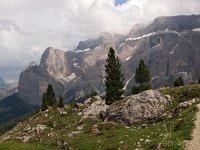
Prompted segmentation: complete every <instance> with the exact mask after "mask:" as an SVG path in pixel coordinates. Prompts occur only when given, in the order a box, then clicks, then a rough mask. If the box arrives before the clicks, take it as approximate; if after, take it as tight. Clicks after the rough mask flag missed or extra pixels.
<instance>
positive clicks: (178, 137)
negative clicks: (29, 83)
mask: <svg viewBox="0 0 200 150" xmlns="http://www.w3.org/2000/svg"><path fill="white" fill-rule="evenodd" d="M160 91H161V92H162V93H163V94H167V95H170V96H172V97H173V103H172V105H171V106H170V107H169V108H168V110H167V113H166V115H165V116H163V117H161V118H159V119H157V120H152V121H146V122H141V123H139V124H135V125H133V126H130V127H127V126H124V125H122V124H120V123H116V122H103V121H102V119H101V118H97V119H89V118H87V119H82V110H83V109H84V106H83V105H81V104H76V105H67V106H65V107H64V108H63V109H59V108H50V109H48V110H46V111H40V112H39V113H37V114H36V115H34V116H32V117H30V118H29V119H28V120H26V121H25V122H23V123H20V124H18V125H17V126H16V127H15V128H14V129H12V130H11V131H9V134H10V135H12V136H11V138H10V139H9V140H6V141H5V142H3V144H1V145H0V149H14V150H15V149H16V150H17V149H22V148H23V149H31V148H32V147H33V148H34V147H35V148H37V149H41V150H43V149H46V148H47V147H48V149H59V148H61V147H63V148H64V149H75V150H76V149H77V150H78V149H81V150H93V149H94V148H95V149H99V150H116V149H121V150H129V149H145V150H152V149H156V148H163V149H173V150H179V149H180V150H181V149H184V141H185V140H190V139H191V133H192V130H193V128H194V120H195V114H196V112H197V111H198V108H197V107H196V103H195V104H193V105H191V106H190V107H188V108H185V109H182V110H181V111H180V112H178V113H174V110H175V109H176V108H177V106H178V105H179V104H180V103H181V102H185V101H188V100H191V99H193V98H200V85H189V86H183V87H174V88H163V89H161V90H160ZM38 124H40V125H44V126H45V127H46V128H45V129H44V130H43V132H41V134H40V135H39V136H38V135H37V134H35V135H34V136H33V137H32V138H31V140H30V141H28V143H29V144H26V143H21V141H20V140H19V139H17V137H22V136H23V135H24V133H25V131H24V129H26V128H27V127H30V128H33V127H36V126H37V125H38ZM94 127H95V128H97V129H98V130H99V132H97V133H94ZM2 137H6V134H5V135H4V136H2ZM2 137H1V138H2ZM1 138H0V139H1ZM13 147H14V148H13ZM49 147H50V148H49ZM33 148H32V149H33Z"/></svg>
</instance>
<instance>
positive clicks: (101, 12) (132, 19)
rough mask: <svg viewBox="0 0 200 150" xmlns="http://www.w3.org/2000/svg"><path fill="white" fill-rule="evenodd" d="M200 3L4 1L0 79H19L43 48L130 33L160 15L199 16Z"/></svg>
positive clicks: (160, 0)
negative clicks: (112, 34)
mask: <svg viewBox="0 0 200 150" xmlns="http://www.w3.org/2000/svg"><path fill="white" fill-rule="evenodd" d="M199 6H200V1H199V0H127V1H125V0H117V1H115V0H0V76H2V77H4V78H5V79H7V80H8V79H17V78H18V75H19V72H21V71H22V70H24V69H25V68H26V67H27V66H28V64H29V63H30V62H31V61H33V60H34V61H37V62H39V59H40V56H41V54H42V52H43V51H44V49H45V48H47V47H49V46H53V47H56V48H58V49H62V50H65V51H67V50H73V49H74V48H75V47H76V45H77V44H78V41H80V40H84V39H87V38H93V37H96V36H98V35H99V34H100V33H102V32H111V33H120V34H125V33H127V32H128V31H129V30H130V29H131V27H132V26H133V25H134V24H137V23H149V22H151V21H152V20H153V19H154V18H155V17H157V16H163V15H179V14H199V13H200V7H199Z"/></svg>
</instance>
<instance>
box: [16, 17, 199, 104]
mask: <svg viewBox="0 0 200 150" xmlns="http://www.w3.org/2000/svg"><path fill="white" fill-rule="evenodd" d="M199 20H200V15H191V16H174V17H159V18H157V19H155V20H154V21H153V23H152V24H150V25H148V26H147V27H143V28H138V29H137V30H131V32H130V33H129V34H128V35H127V36H120V35H110V34H107V33H106V34H103V35H101V36H100V37H99V38H98V39H96V40H87V41H82V42H80V43H79V45H78V47H77V50H76V52H70V51H67V52H63V51H60V50H57V49H54V48H48V49H46V50H45V52H44V54H43V55H42V58H41V62H40V65H39V66H32V67H29V68H28V69H27V70H25V71H24V72H22V73H21V75H20V80H19V93H20V95H22V96H23V97H26V98H27V99H29V100H30V102H31V103H36V104H40V103H41V97H42V94H43V92H44V91H45V90H46V88H47V85H48V84H49V83H51V84H52V85H53V87H54V90H55V92H56V94H57V96H64V98H65V101H66V102H68V101H70V100H73V99H75V98H76V99H80V98H82V97H84V96H85V95H88V94H89V93H90V92H91V90H92V89H96V90H97V91H98V92H99V93H103V92H104V91H105V87H104V84H103V80H104V64H105V60H106V58H107V53H108V50H109V47H110V46H112V47H114V49H116V52H117V55H118V56H119V58H120V60H121V62H122V68H123V71H124V74H125V79H126V86H125V88H126V93H127V94H129V93H130V92H131V87H132V86H133V85H134V84H135V82H134V78H133V75H134V73H135V69H136V67H137V65H138V63H139V61H140V59H144V60H145V63H146V65H147V66H148V68H149V69H150V72H151V76H152V80H151V85H152V87H153V88H158V87H161V86H164V85H171V84H172V83H173V82H174V80H175V79H176V78H177V77H178V76H182V77H183V78H184V81H185V83H190V82H195V81H196V80H197V79H198V78H199V74H200V63H199V59H200V53H199V49H200V32H199V31H200V30H199V28H200V23H199Z"/></svg>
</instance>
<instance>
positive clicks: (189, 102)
mask: <svg viewBox="0 0 200 150" xmlns="http://www.w3.org/2000/svg"><path fill="white" fill-rule="evenodd" d="M198 101H199V99H198V98H196V99H195V98H193V99H192V100H189V101H185V102H182V103H180V104H179V105H178V107H177V109H185V108H188V107H190V106H191V105H192V104H194V103H196V102H198Z"/></svg>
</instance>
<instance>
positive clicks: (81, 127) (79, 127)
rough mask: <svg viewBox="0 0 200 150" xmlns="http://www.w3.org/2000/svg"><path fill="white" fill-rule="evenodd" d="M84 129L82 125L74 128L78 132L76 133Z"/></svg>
mask: <svg viewBox="0 0 200 150" xmlns="http://www.w3.org/2000/svg"><path fill="white" fill-rule="evenodd" d="M84 127H85V125H84V124H82V125H80V126H78V127H76V130H78V131H82V130H83V128H84Z"/></svg>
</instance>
